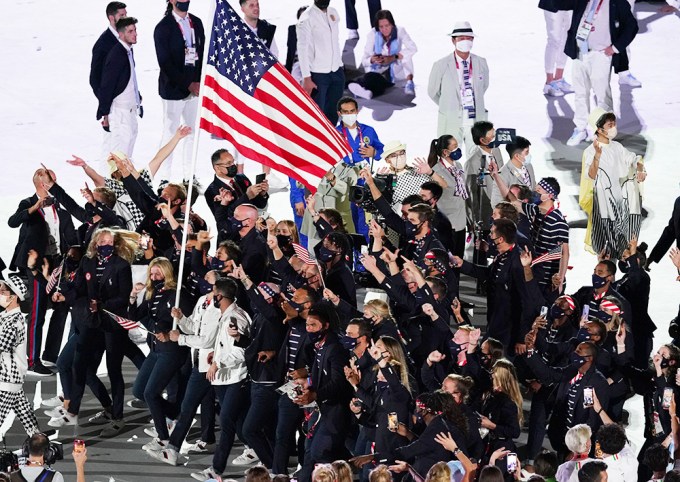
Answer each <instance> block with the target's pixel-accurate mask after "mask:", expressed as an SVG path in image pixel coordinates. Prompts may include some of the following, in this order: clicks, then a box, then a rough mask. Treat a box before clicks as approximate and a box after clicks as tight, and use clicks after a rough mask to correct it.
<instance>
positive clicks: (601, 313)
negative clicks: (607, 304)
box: [597, 310, 612, 323]
mask: <svg viewBox="0 0 680 482" xmlns="http://www.w3.org/2000/svg"><path fill="white" fill-rule="evenodd" d="M597 319H598V320H601V321H602V322H603V323H609V322H610V321H612V315H610V314H609V313H605V312H604V311H602V310H600V311H598V312H597Z"/></svg>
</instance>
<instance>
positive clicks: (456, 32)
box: [449, 20, 475, 37]
mask: <svg viewBox="0 0 680 482" xmlns="http://www.w3.org/2000/svg"><path fill="white" fill-rule="evenodd" d="M463 35H465V36H467V37H474V36H475V33H474V32H473V31H472V26H470V22H468V21H467V20H465V21H462V22H456V23H455V24H454V25H453V31H452V32H451V33H450V34H449V37H460V36H463Z"/></svg>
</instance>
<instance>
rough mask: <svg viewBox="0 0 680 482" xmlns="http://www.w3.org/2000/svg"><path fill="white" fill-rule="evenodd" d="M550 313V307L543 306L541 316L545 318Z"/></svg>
mask: <svg viewBox="0 0 680 482" xmlns="http://www.w3.org/2000/svg"><path fill="white" fill-rule="evenodd" d="M547 315H548V307H547V306H541V318H545V317H546V316H547Z"/></svg>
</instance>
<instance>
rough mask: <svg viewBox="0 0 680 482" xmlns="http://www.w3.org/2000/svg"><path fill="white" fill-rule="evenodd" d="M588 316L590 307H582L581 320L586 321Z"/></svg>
mask: <svg viewBox="0 0 680 482" xmlns="http://www.w3.org/2000/svg"><path fill="white" fill-rule="evenodd" d="M589 315H590V305H583V313H581V318H582V319H586V320H587V319H588V316H589Z"/></svg>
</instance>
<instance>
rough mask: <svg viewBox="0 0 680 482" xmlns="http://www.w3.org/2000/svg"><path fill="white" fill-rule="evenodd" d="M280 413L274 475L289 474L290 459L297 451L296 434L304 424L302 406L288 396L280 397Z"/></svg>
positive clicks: (277, 425)
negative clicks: (295, 450)
mask: <svg viewBox="0 0 680 482" xmlns="http://www.w3.org/2000/svg"><path fill="white" fill-rule="evenodd" d="M278 412H279V413H278V418H277V420H276V444H275V445H274V463H273V466H272V473H274V474H287V473H288V458H289V457H290V454H291V453H293V451H294V449H295V432H297V430H298V428H299V427H300V424H301V423H302V416H303V412H302V409H301V408H300V406H299V405H296V404H294V403H293V402H292V401H291V399H290V398H288V397H287V396H281V397H279V403H278ZM300 455H302V452H300Z"/></svg>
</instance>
